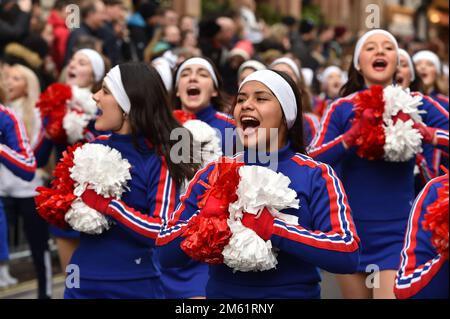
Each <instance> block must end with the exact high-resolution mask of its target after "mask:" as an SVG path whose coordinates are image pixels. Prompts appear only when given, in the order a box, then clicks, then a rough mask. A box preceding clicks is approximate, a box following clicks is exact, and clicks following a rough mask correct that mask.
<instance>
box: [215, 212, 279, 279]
mask: <svg viewBox="0 0 450 319" xmlns="http://www.w3.org/2000/svg"><path fill="white" fill-rule="evenodd" d="M228 226H229V227H230V229H231V232H232V234H233V235H232V236H231V238H230V241H229V243H228V245H227V246H225V248H224V250H223V251H222V255H223V257H224V264H225V265H227V266H228V267H230V268H233V272H236V271H242V272H249V271H265V270H270V269H273V268H275V267H276V265H277V263H278V261H277V258H276V257H277V256H276V253H275V252H274V250H273V248H272V243H271V241H270V240H268V241H264V240H263V239H262V238H261V237H259V236H258V235H257V234H256V233H255V232H254V231H253V230H251V229H249V228H247V227H245V226H244V225H242V223H241V221H240V220H237V221H232V220H228Z"/></svg>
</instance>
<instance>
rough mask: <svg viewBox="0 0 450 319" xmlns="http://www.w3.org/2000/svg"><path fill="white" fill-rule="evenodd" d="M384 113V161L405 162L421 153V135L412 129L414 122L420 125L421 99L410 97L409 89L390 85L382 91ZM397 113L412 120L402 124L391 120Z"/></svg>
mask: <svg viewBox="0 0 450 319" xmlns="http://www.w3.org/2000/svg"><path fill="white" fill-rule="evenodd" d="M383 96H384V101H385V103H384V113H383V121H384V123H383V129H384V134H385V136H386V138H385V144H384V159H385V160H386V161H389V162H407V161H409V160H410V159H412V158H414V157H415V156H416V155H417V154H420V153H421V152H422V135H421V134H420V133H419V131H418V130H417V129H415V128H413V124H414V122H416V123H422V117H421V116H420V114H421V113H423V111H419V106H420V105H422V98H421V97H419V96H416V97H413V96H411V94H410V92H409V89H408V90H406V91H405V90H404V89H403V88H402V87H401V86H395V85H390V86H388V87H386V88H385V89H384V90H383ZM399 112H403V113H404V114H407V115H409V116H410V117H411V119H412V120H408V121H406V122H403V121H402V120H400V119H399V120H397V121H396V122H395V123H394V121H393V120H392V118H393V117H394V116H396V115H397V114H398V113H399Z"/></svg>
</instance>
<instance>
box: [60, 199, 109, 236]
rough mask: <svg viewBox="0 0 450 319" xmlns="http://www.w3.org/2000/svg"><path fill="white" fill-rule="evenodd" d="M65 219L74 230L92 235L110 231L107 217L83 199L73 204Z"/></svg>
mask: <svg viewBox="0 0 450 319" xmlns="http://www.w3.org/2000/svg"><path fill="white" fill-rule="evenodd" d="M64 219H65V220H66V222H67V223H68V224H69V225H70V226H71V227H72V228H73V229H74V230H76V231H79V232H83V233H87V234H90V235H99V234H101V233H102V232H103V231H105V230H108V229H109V222H108V220H107V219H106V217H105V216H103V215H102V214H100V213H99V212H97V211H96V210H94V209H92V208H90V207H89V206H87V205H86V204H85V203H83V201H82V200H81V199H76V200H75V201H74V202H73V203H72V206H71V208H70V209H69V211H68V212H67V213H66V215H65V216H64Z"/></svg>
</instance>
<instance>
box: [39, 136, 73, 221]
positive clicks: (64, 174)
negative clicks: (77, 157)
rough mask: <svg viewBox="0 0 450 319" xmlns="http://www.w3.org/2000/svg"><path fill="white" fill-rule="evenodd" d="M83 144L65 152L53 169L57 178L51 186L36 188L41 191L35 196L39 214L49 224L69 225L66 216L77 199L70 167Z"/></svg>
mask: <svg viewBox="0 0 450 319" xmlns="http://www.w3.org/2000/svg"><path fill="white" fill-rule="evenodd" d="M81 145H82V144H75V145H73V146H69V147H68V148H67V150H66V151H64V152H63V155H62V158H61V160H60V161H59V163H58V164H57V165H56V167H55V169H54V171H53V175H54V176H55V179H54V180H53V181H52V187H51V188H47V187H38V188H37V189H36V191H37V192H38V193H39V195H37V196H36V197H35V202H36V209H37V212H38V214H39V215H40V216H41V217H42V218H43V219H44V220H45V221H47V222H48V223H49V224H51V225H54V226H57V227H60V228H68V227H69V225H68V224H67V223H66V222H65V220H64V216H65V214H66V212H67V211H68V210H69V208H70V206H71V205H72V202H73V201H74V200H75V199H76V196H75V195H74V194H73V190H74V181H73V180H72V179H71V178H70V168H71V167H72V166H73V158H74V154H73V153H74V152H75V150H76V149H77V148H78V147H80V146H81Z"/></svg>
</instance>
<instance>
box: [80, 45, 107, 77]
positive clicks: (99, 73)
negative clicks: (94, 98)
mask: <svg viewBox="0 0 450 319" xmlns="http://www.w3.org/2000/svg"><path fill="white" fill-rule="evenodd" d="M78 52H79V53H82V54H84V55H85V56H87V58H88V59H89V61H90V62H91V65H92V70H93V71H94V78H95V82H100V80H101V79H102V78H103V76H104V75H105V62H103V59H102V57H101V55H100V54H98V52H97V51H94V50H92V49H81V50H78V51H77V53H78Z"/></svg>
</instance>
